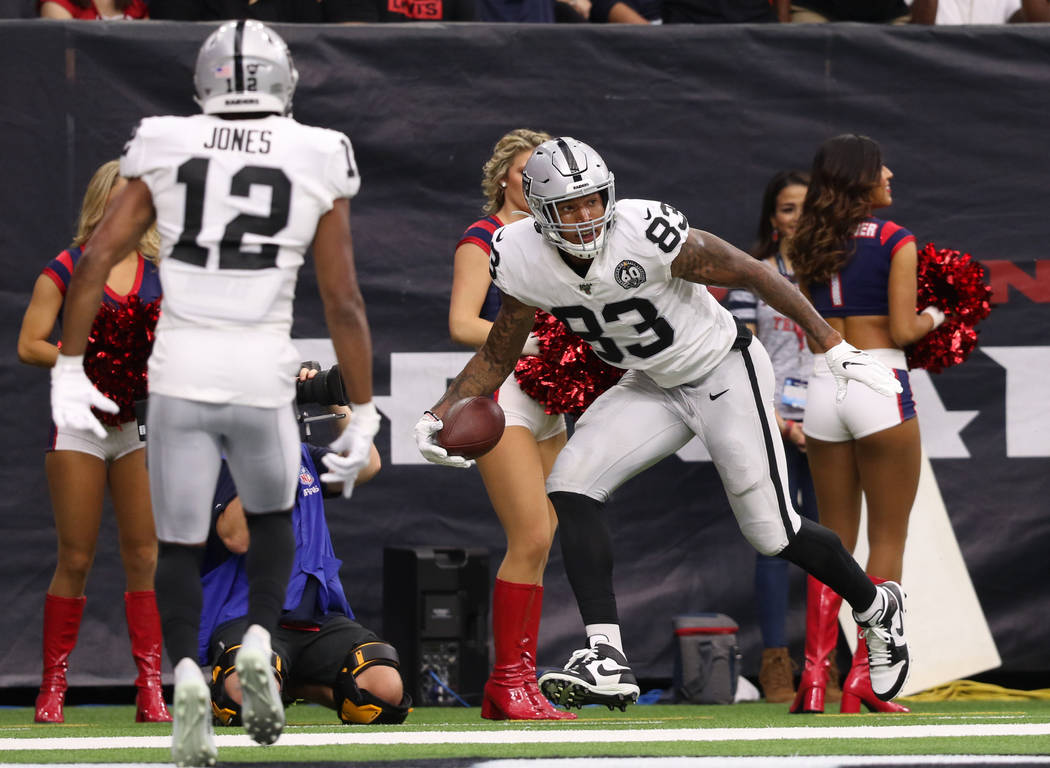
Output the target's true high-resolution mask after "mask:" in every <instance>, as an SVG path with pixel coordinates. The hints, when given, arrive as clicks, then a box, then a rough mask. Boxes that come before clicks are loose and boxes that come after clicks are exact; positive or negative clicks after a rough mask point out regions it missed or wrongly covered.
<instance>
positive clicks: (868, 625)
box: [854, 581, 911, 701]
mask: <svg viewBox="0 0 1050 768" xmlns="http://www.w3.org/2000/svg"><path fill="white" fill-rule="evenodd" d="M877 589H878V590H879V592H880V593H881V594H882V596H883V598H884V603H883V608H882V611H881V612H880V613H878V614H876V615H875V616H874V617H873V618H872V619H871V620H870V621H869V622H860V621H858V622H857V624H858V625H859V626H860V628H861V630H862V631H863V632H864V639H865V640H866V641H867V643H868V665H869V668H870V675H871V690H872V691H873V692H874V693H875V695H876V696H877V697H878V698H880V699H882V700H883V701H889V700H890V699H892V698H893V697H894V696H896V695H897V694H898V693H900V691H901V689H902V688H903V687H904V684H905V683H906V682H908V673H909V672H911V656H910V654H909V653H908V642H907V641H906V640H905V639H904V597H905V595H904V590H902V589H901V586H900V584H898V583H897V582H895V581H885V582H883V583H882V584H879V585H878V587H877ZM854 618H856V615H855V614H854Z"/></svg>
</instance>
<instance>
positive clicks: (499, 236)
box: [496, 227, 503, 243]
mask: <svg viewBox="0 0 1050 768" xmlns="http://www.w3.org/2000/svg"><path fill="white" fill-rule="evenodd" d="M502 241H503V227H500V230H499V232H497V233H496V242H497V243H499V242H502Z"/></svg>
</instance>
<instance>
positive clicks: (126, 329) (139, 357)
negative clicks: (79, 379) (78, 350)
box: [84, 296, 160, 426]
mask: <svg viewBox="0 0 1050 768" xmlns="http://www.w3.org/2000/svg"><path fill="white" fill-rule="evenodd" d="M159 316H160V299H157V300H155V301H151V302H150V303H149V304H143V303H142V300H141V299H139V297H138V296H129V297H128V300H127V303H126V304H122V305H120V306H113V305H111V304H107V303H103V304H102V306H101V307H100V308H99V311H98V314H97V315H95V322H94V324H93V325H92V326H91V333H90V335H89V336H88V343H87V348H86V349H85V351H84V370H85V371H86V372H87V376H88V378H89V379H90V380H91V383H92V384H94V385H95V388H96V389H98V391H99V392H101V393H102V394H103V395H105V396H106V397H108V398H109V399H110V400H112V401H113V402H115V403H116V404H117V405H119V406H120V411H119V412H118V413H103V412H102V411H99V410H97V409H92V410H93V412H94V414H95V416H96V417H98V419H99V421H101V422H102V423H103V424H108V425H109V426H116V425H118V424H123V423H124V422H127V421H131V420H133V419H134V418H135V401H136V400H141V399H143V398H144V397H146V395H147V393H148V387H147V382H146V376H147V374H146V362H147V361H148V360H149V354H150V351H151V350H152V349H153V338H154V336H155V335H156V334H155V329H156V327H157V318H158V317H159Z"/></svg>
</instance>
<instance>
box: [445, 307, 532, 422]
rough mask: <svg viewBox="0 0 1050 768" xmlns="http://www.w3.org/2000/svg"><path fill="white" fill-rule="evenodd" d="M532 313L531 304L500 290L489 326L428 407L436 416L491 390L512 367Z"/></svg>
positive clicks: (497, 386)
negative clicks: (498, 303)
mask: <svg viewBox="0 0 1050 768" xmlns="http://www.w3.org/2000/svg"><path fill="white" fill-rule="evenodd" d="M535 317H536V308H535V307H530V306H528V305H526V304H522V303H521V302H520V301H518V300H517V299H515V298H514V297H513V296H508V295H507V294H503V303H502V304H501V306H500V310H499V314H498V315H496V320H495V322H493V324H492V328H491V329H489V335H488V337H487V338H486V339H485V343H484V344H482V345H481V348H480V349H478V351H477V352H476V353H474V357H472V358H470V360H469V361H468V362H467V364H466V366H465V367H464V368H463V370H462V371H461V372H460V374H459V375H458V376H457V377H456V378H455V379H453V380H452V383H451V384H449V386H448V390H447V391H446V392H445V394H444V396H443V397H442V398H441V399H440V400H438V401H437V404H436V405H435V406H434V407H433V408H431V409H430V410H431V412H432V413H433V414H434V415H435V416H437V417H438V418H439V419H440V418H442V417H443V416H444V415H445V412H446V411H447V410H448V409H449V408H450V407H451V406H452V404H453V403H455V402H456V401H458V400H462V399H463V398H465V397H473V396H474V395H489V394H492V393H493V392H495V391H496V390H497V389H498V388H499V385H500V384H502V383H503V381H504V380H505V379H506V378H507V377H508V376H509V375H510V373H511V371H513V370H514V366H515V364H516V363H517V362H518V357H520V356H521V348H522V346H524V344H525V339H526V338H528V335H529V331H531V330H532V325H533V321H534V319H535Z"/></svg>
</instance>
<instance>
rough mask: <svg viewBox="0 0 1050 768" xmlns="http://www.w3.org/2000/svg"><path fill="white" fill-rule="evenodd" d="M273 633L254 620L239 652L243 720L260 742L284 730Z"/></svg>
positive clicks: (271, 739) (250, 734)
mask: <svg viewBox="0 0 1050 768" xmlns="http://www.w3.org/2000/svg"><path fill="white" fill-rule="evenodd" d="M272 658H273V650H272V649H271V648H270V633H269V632H267V631H266V630H265V629H263V628H262V627H260V626H259V625H258V624H252V625H251V626H250V627H248V631H247V632H245V633H244V639H243V640H241V649H240V650H239V651H238V652H237V661H236V667H237V678H238V679H239V680H240V683H241V720H242V721H243V722H244V730H245V732H246V733H247V734H248V735H249V736H251V737H252V739H253V740H254V741H255V742H256V743H257V744H273V743H274V742H275V741H277V739H279V738H280V736H281V731H283V730H284V704H283V703H282V702H281V691H280V689H279V688H278V687H277V680H276V678H275V677H274V674H273V668H272V667H271V659H272Z"/></svg>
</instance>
